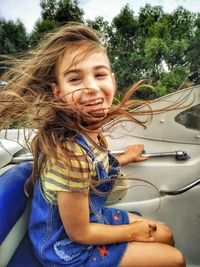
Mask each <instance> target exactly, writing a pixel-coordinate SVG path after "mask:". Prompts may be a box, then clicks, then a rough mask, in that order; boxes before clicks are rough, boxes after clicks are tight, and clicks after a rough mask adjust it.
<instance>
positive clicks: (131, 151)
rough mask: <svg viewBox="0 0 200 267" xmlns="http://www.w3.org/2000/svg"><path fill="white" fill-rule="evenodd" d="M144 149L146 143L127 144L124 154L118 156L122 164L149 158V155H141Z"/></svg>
mask: <svg viewBox="0 0 200 267" xmlns="http://www.w3.org/2000/svg"><path fill="white" fill-rule="evenodd" d="M143 151H144V145H141V144H138V145H130V146H127V147H126V148H125V150H124V154H122V155H120V156H119V157H118V160H119V162H120V164H121V166H123V165H126V164H129V163H133V162H139V161H144V160H147V159H148V157H145V156H141V155H142V152H143Z"/></svg>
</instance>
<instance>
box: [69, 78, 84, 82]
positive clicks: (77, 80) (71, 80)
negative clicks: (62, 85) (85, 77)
mask: <svg viewBox="0 0 200 267" xmlns="http://www.w3.org/2000/svg"><path fill="white" fill-rule="evenodd" d="M80 80H81V79H80V77H72V78H69V79H68V82H70V83H75V82H79V81H80Z"/></svg>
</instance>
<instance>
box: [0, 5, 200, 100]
mask: <svg viewBox="0 0 200 267" xmlns="http://www.w3.org/2000/svg"><path fill="white" fill-rule="evenodd" d="M40 6H41V9H42V12H41V18H39V19H38V20H37V22H36V23H35V26H34V29H33V31H32V33H31V35H30V38H29V36H28V35H27V33H26V30H25V27H24V25H23V24H22V22H20V21H19V20H18V21H17V22H16V23H14V22H13V21H5V20H4V19H1V20H0V40H1V42H0V54H16V53H18V52H22V51H25V50H27V49H29V48H30V47H31V48H34V47H35V46H36V45H37V43H38V42H39V41H40V39H41V38H43V37H44V35H45V34H46V33H47V32H49V31H51V30H54V29H55V28H57V27H58V26H60V25H63V24H65V23H67V22H69V21H77V22H83V23H85V24H86V25H88V26H90V27H92V28H94V29H96V30H97V31H99V32H100V34H101V37H102V41H103V42H104V43H106V45H107V47H108V51H109V57H110V59H111V63H112V68H113V71H114V72H115V75H116V78H117V84H118V95H119V96H120V97H121V96H122V95H123V93H124V91H125V90H126V89H127V88H128V87H130V86H131V85H132V84H133V83H134V82H137V81H138V80H141V79H145V80H146V81H147V82H149V83H150V84H152V85H153V86H154V88H155V90H156V91H155V92H153V91H151V90H147V89H146V88H143V89H142V90H140V91H139V92H138V93H137V94H135V97H137V98H145V99H152V98H153V97H158V96H162V95H165V94H167V93H170V92H173V91H174V90H177V89H178V88H182V87H184V86H189V85H191V84H197V83H199V82H200V45H199V44H200V14H199V13H192V12H190V11H188V10H186V9H184V8H183V7H181V6H179V7H178V8H177V9H175V10H174V11H173V12H172V13H170V14H168V13H165V12H164V11H163V8H162V7H161V6H151V5H149V4H146V5H145V6H143V7H142V8H141V9H140V11H139V13H138V15H137V16H136V15H135V13H134V7H133V9H132V8H130V6H129V5H128V4H127V5H125V6H124V7H123V8H122V9H121V10H120V12H119V14H117V16H115V17H114V18H113V20H112V22H111V23H109V22H108V21H106V20H104V18H103V17H96V18H95V19H94V20H86V21H84V19H83V15H84V10H83V9H81V8H80V7H79V2H78V0H41V1H40Z"/></svg>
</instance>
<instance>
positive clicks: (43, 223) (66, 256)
mask: <svg viewBox="0 0 200 267" xmlns="http://www.w3.org/2000/svg"><path fill="white" fill-rule="evenodd" d="M76 141H77V143H79V144H80V145H81V146H82V147H83V148H84V149H85V150H86V152H87V154H88V155H89V157H90V159H91V160H92V162H93V163H94V164H95V166H96V171H97V175H98V179H100V180H101V181H107V182H105V183H102V184H100V185H99V186H98V187H97V189H98V190H100V191H101V192H107V191H109V190H110V189H112V186H113V182H112V181H111V182H108V180H109V179H110V178H111V177H115V176H116V175H118V173H119V162H118V161H117V160H116V159H115V158H114V157H113V156H112V155H111V154H110V152H108V153H109V163H110V168H109V171H108V174H107V173H106V171H105V169H104V167H103V164H102V162H98V161H96V159H95V156H94V153H93V152H92V150H91V148H90V147H89V146H88V145H87V142H86V140H85V139H84V138H83V136H82V135H78V136H76ZM107 196H108V195H107V194H104V195H99V194H96V193H92V192H91V193H90V199H89V202H90V221H91V222H95V223H102V224H110V225H120V224H128V223H129V220H128V215H127V212H125V211H121V210H116V209H114V208H108V207H104V204H105V202H106V199H107ZM29 235H30V239H31V241H32V244H33V249H34V251H35V254H36V256H37V258H38V259H39V261H40V262H41V263H42V264H43V266H46V267H53V266H54V267H56V266H72V267H101V266H102V267H106V266H109V267H111V266H114V267H115V266H118V264H119V262H120V260H121V258H122V256H123V254H124V251H125V249H126V246H127V243H126V242H124V243H116V244H110V245H99V246H98V245H82V244H78V243H76V242H73V241H71V240H70V239H69V238H68V236H67V234H66V231H65V229H64V227H63V224H62V221H61V218H60V215H59V211H58V205H57V203H50V202H49V201H48V200H47V199H46V198H45V197H44V195H43V192H42V188H41V182H40V179H38V180H37V183H36V185H35V188H34V195H33V200H32V210H31V216H30V222H29Z"/></svg>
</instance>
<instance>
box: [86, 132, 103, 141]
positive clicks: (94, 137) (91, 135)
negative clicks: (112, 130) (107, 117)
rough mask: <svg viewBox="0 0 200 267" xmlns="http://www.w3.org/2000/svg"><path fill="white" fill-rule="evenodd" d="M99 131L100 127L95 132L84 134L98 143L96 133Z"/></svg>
mask: <svg viewBox="0 0 200 267" xmlns="http://www.w3.org/2000/svg"><path fill="white" fill-rule="evenodd" d="M99 132H100V129H99V130H98V131H95V132H87V133H86V134H87V135H88V136H89V137H90V138H91V139H92V140H93V141H94V142H95V143H96V144H98V143H99V140H98V134H99Z"/></svg>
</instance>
